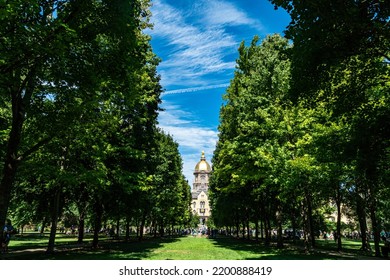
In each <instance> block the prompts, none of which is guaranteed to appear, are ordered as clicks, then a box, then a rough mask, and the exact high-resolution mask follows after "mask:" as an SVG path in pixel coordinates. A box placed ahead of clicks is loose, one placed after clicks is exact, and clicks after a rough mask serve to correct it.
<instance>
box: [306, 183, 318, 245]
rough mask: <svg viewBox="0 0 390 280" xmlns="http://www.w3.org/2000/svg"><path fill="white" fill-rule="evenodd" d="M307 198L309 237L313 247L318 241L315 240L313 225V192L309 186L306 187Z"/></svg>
mask: <svg viewBox="0 0 390 280" xmlns="http://www.w3.org/2000/svg"><path fill="white" fill-rule="evenodd" d="M305 200H306V206H307V226H308V239H309V242H310V245H311V247H312V248H315V246H316V243H315V242H316V241H315V233H314V226H313V208H312V207H313V206H312V199H311V194H310V193H309V191H308V189H307V188H305Z"/></svg>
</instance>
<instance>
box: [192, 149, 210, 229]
mask: <svg viewBox="0 0 390 280" xmlns="http://www.w3.org/2000/svg"><path fill="white" fill-rule="evenodd" d="M210 174H211V167H210V164H209V163H208V162H207V161H206V157H205V155H204V152H203V151H202V156H201V158H200V161H199V162H198V163H197V164H196V166H195V171H194V176H195V181H194V184H193V186H192V192H191V194H192V203H191V210H192V213H193V214H194V215H195V214H197V215H198V216H199V218H200V223H201V224H205V222H206V221H207V219H208V217H209V216H210V214H211V209H210V205H209V199H208V190H209V177H210Z"/></svg>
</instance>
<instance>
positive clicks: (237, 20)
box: [200, 0, 264, 31]
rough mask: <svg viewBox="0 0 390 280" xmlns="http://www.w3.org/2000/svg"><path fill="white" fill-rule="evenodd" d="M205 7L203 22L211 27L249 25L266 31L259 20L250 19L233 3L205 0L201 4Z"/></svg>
mask: <svg viewBox="0 0 390 280" xmlns="http://www.w3.org/2000/svg"><path fill="white" fill-rule="evenodd" d="M200 3H201V5H202V6H203V7H204V8H203V10H204V14H203V15H204V16H203V20H204V21H205V22H206V23H207V24H211V25H231V26H239V25H249V26H251V27H252V28H255V29H258V30H259V31H261V30H264V27H263V25H262V23H261V22H260V21H259V20H258V19H253V18H250V17H249V16H248V15H247V14H246V13H245V12H244V11H243V10H241V9H240V8H238V7H237V6H235V5H233V4H232V3H231V2H227V1H220V0H211V1H210V0H203V1H201V2H200Z"/></svg>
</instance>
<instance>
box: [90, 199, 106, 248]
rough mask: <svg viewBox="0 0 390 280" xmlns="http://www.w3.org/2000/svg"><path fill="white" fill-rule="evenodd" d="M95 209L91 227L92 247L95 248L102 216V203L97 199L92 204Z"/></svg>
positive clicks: (97, 242)
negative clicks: (92, 227) (93, 222)
mask: <svg viewBox="0 0 390 280" xmlns="http://www.w3.org/2000/svg"><path fill="white" fill-rule="evenodd" d="M94 210H95V224H94V229H93V241H92V248H94V249H96V248H97V247H98V244H99V232H100V229H101V228H102V216H103V205H102V204H101V202H100V201H99V199H97V200H96V202H95V205H94Z"/></svg>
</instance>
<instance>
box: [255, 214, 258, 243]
mask: <svg viewBox="0 0 390 280" xmlns="http://www.w3.org/2000/svg"><path fill="white" fill-rule="evenodd" d="M255 240H256V242H259V219H256V221H255Z"/></svg>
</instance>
